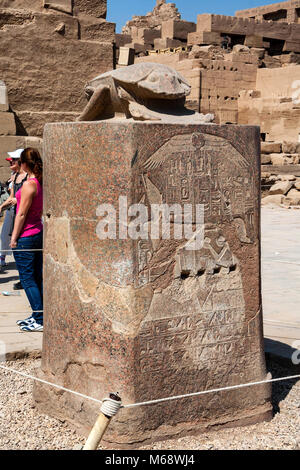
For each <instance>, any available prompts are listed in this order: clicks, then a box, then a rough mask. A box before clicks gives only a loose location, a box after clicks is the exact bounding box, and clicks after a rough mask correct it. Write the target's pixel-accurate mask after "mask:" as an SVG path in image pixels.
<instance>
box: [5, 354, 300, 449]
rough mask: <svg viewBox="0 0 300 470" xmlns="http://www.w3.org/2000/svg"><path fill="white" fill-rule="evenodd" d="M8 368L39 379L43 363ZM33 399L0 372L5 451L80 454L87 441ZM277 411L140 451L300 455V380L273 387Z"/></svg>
mask: <svg viewBox="0 0 300 470" xmlns="http://www.w3.org/2000/svg"><path fill="white" fill-rule="evenodd" d="M5 365H7V366H8V367H12V368H14V369H18V370H20V371H23V372H24V371H26V372H27V373H32V374H34V369H35V368H36V367H37V366H38V365H39V361H38V360H33V359H26V360H19V361H14V362H8V363H6V364H5ZM268 370H269V371H271V372H272V374H273V377H274V378H275V377H283V376H287V375H294V374H295V372H293V371H292V370H289V369H288V368H283V367H281V366H278V365H276V364H275V363H272V362H269V364H268ZM31 397H32V381H31V380H28V379H25V378H23V377H20V376H16V375H12V374H11V373H9V372H5V371H3V370H0V403H1V409H0V449H2V450H5V449H6V450H20V449H28V450H29V449H32V450H41V449H48V450H55V449H57V450H59V449H74V448H75V449H78V447H80V446H81V445H83V444H84V438H82V437H80V436H78V435H77V434H76V433H75V431H74V430H73V429H72V428H71V427H70V426H69V425H68V424H67V423H66V422H62V421H59V420H56V419H53V418H50V417H48V416H45V415H42V414H40V413H39V412H37V410H36V409H35V406H34V403H33V402H32V398H31ZM273 406H274V414H275V415H274V418H273V420H272V421H271V422H267V423H260V424H257V425H252V426H249V427H243V428H233V429H224V430H218V431H215V432H211V433H207V434H202V435H201V436H197V437H190V436H189V437H184V438H180V439H176V440H169V441H165V442H159V443H156V444H153V445H150V446H149V445H148V446H145V447H141V449H148V450H150V449H153V450H162V449H163V450H167V449H168V450H170V449H171V450H188V449H191V450H212V449H216V450H217V449H252V450H257V449H260V450H267V449H270V450H271V449H289V450H292V449H293V450H296V449H297V450H300V380H296V379H294V380H289V381H286V382H279V383H275V384H273ZM95 419H96V417H95ZM116 450H117V448H116Z"/></svg>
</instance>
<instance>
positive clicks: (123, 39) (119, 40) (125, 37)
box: [115, 34, 132, 48]
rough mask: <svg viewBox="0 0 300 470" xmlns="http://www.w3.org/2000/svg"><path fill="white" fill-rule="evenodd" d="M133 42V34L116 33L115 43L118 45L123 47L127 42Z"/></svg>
mask: <svg viewBox="0 0 300 470" xmlns="http://www.w3.org/2000/svg"><path fill="white" fill-rule="evenodd" d="M131 42H132V36H130V35H129V34H115V44H116V47H117V48H119V47H123V46H125V44H129V43H131Z"/></svg>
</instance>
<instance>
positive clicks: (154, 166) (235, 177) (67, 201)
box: [34, 120, 271, 448]
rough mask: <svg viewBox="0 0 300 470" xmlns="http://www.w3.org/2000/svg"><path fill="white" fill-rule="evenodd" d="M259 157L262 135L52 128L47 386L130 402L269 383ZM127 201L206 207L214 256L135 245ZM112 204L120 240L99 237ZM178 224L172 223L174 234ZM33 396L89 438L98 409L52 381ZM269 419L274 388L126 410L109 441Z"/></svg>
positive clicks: (183, 243) (233, 129)
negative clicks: (123, 203) (124, 207)
mask: <svg viewBox="0 0 300 470" xmlns="http://www.w3.org/2000/svg"><path fill="white" fill-rule="evenodd" d="M259 155H260V146H259V128H258V127H248V126H228V125H225V126H218V125H215V124H201V125H199V124H198V125H193V124H188V125H186V124H173V123H172V124H166V123H164V124H160V123H154V122H134V121H131V120H128V121H126V120H112V121H102V122H82V123H57V124H50V125H46V127H45V133H44V160H45V178H44V188H45V209H44V212H45V272H44V276H45V324H44V325H45V326H44V344H43V356H42V368H41V372H40V375H41V376H42V377H43V378H45V379H47V380H50V381H51V382H55V383H58V384H60V385H63V386H64V387H67V388H71V389H73V390H76V391H79V392H82V393H84V394H87V395H90V396H92V397H95V398H98V399H102V398H103V397H105V396H107V395H108V393H110V392H119V393H120V395H121V397H122V400H123V403H124V404H128V403H135V402H141V401H147V400H151V399H157V398H163V397H170V396H173V395H180V394H186V393H192V392H197V391H201V390H205V389H214V388H218V387H225V386H229V385H237V384H241V383H246V382H252V381H259V380H264V378H265V377H266V368H265V358H264V351H263V341H262V338H263V336H262V315H261V285H260V209H259V207H260V189H259V188H260V183H259V167H260V156H259ZM120 196H122V197H123V198H125V197H127V201H128V207H131V205H132V204H144V206H145V207H146V208H148V209H150V208H151V207H152V205H153V204H168V205H169V206H170V205H173V204H180V205H181V206H182V205H184V204H188V205H189V204H190V205H191V206H192V207H194V208H195V207H196V205H198V204H199V205H202V207H204V222H205V228H204V243H203V246H201V247H200V248H198V249H196V250H188V249H187V240H186V239H174V237H173V238H172V237H171V239H169V240H168V239H163V236H162V235H161V236H160V238H159V239H151V238H150V237H149V239H148V240H147V239H143V240H141V239H136V240H133V239H132V238H130V237H127V238H126V236H125V235H124V233H125V232H124V224H123V225H122V224H119V219H121V218H122V217H124V214H123V215H121V214H120V212H119V209H118V208H119V202H120V199H119V198H120ZM104 204H110V205H111V206H112V207H115V208H116V213H117V217H116V234H117V237H116V239H106V240H103V239H100V238H99V233H100V232H99V230H100V229H99V227H101V224H102V223H103V215H104V214H103V212H102V209H103V207H104V206H103V205H104ZM107 207H108V206H107ZM189 207H190V206H189ZM101 208H102V209H101ZM149 213H150V212H149ZM123 220H124V219H123ZM126 220H127V222H128V223H131V222H132V221H133V217H132V216H128V219H126ZM148 222H149V223H150V222H151V221H150V216H149V221H148ZM194 222H195V219H193V223H194ZM179 223H180V219H178V218H176V217H174V218H172V217H171V235H172V233H173V232H172V230H173V231H174V229H175V226H176V224H179ZM99 224H100V225H99ZM145 225H146V226H149V224H144V228H145ZM125 230H126V227H125ZM112 232H113V230H112ZM110 235H111V234H110ZM34 396H35V400H36V402H37V403H38V406H39V408H40V409H41V410H42V411H43V412H46V413H49V414H51V415H54V416H58V417H60V418H63V419H67V420H68V421H69V422H71V423H73V424H74V425H75V426H77V427H78V428H79V429H80V430H82V431H84V432H85V433H87V432H88V431H89V430H90V428H91V426H92V425H93V423H94V422H95V420H96V417H97V414H98V412H99V407H98V406H97V404H95V403H93V402H91V401H87V400H84V399H81V398H79V397H76V396H74V395H71V394H68V393H65V392H59V391H57V390H55V389H53V388H51V387H48V386H46V385H42V384H36V385H35V391H34ZM270 417H271V405H270V386H269V385H268V384H264V385H259V386H255V387H251V388H242V389H238V390H234V391H226V392H220V393H212V394H208V395H204V396H200V397H195V398H189V399H180V400H176V401H171V402H165V403H161V404H156V405H149V406H144V407H139V408H133V409H127V410H121V411H120V412H119V414H118V415H117V416H116V417H115V418H114V419H113V421H112V423H111V426H110V428H109V430H108V432H107V434H106V435H105V444H106V445H109V446H111V447H114V448H126V447H130V446H138V445H140V444H142V443H145V442H149V441H155V440H158V439H164V438H167V437H175V436H176V437H178V436H180V435H186V434H189V433H191V434H196V433H200V432H202V431H203V430H205V429H209V428H213V427H217V426H220V425H226V426H234V425H240V424H248V423H254V422H258V421H261V420H264V419H269V418H270Z"/></svg>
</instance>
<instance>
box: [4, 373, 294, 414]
mask: <svg viewBox="0 0 300 470" xmlns="http://www.w3.org/2000/svg"><path fill="white" fill-rule="evenodd" d="M0 369H3V370H5V371H8V372H12V373H14V374H17V375H21V376H23V377H26V378H28V379H32V380H36V381H37V382H41V383H44V384H46V385H50V386H51V387H55V388H57V389H60V390H63V391H65V392H69V393H72V394H74V395H77V396H79V397H81V398H85V399H87V400H92V401H94V402H96V403H101V404H102V403H103V401H102V400H97V399H96V398H93V397H90V396H88V395H84V394H82V393H79V392H74V391H73V390H69V389H67V388H65V387H61V386H60V385H57V384H53V383H51V382H48V381H47V380H42V379H39V378H37V377H34V376H32V375H29V374H25V373H24V372H19V371H17V370H15V369H11V368H10V367H5V366H1V365H0ZM298 378H300V374H298V375H291V376H287V377H280V378H277V379H268V380H261V381H259V382H249V383H246V384H240V385H231V386H228V387H222V388H215V389H211V390H203V391H201V392H195V393H187V394H185V395H175V396H172V397H167V398H159V399H157V400H150V401H144V402H140V403H132V404H128V405H122V406H121V408H134V407H138V406H146V405H153V404H157V403H163V402H166V401H172V400H179V399H183V398H191V397H196V396H199V395H205V394H208V393H217V392H224V391H228V390H236V389H239V388H245V387H253V386H254V385H263V384H267V383H274V382H281V381H285V380H293V379H298Z"/></svg>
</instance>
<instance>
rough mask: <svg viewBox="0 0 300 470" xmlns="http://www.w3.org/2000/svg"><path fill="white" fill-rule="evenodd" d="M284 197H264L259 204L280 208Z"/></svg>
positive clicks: (280, 195)
mask: <svg viewBox="0 0 300 470" xmlns="http://www.w3.org/2000/svg"><path fill="white" fill-rule="evenodd" d="M284 199H285V197H284V195H283V194H276V195H273V196H266V197H264V198H262V200H261V204H262V205H263V206H267V205H269V204H270V205H276V206H280V205H281V204H283V202H284Z"/></svg>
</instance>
